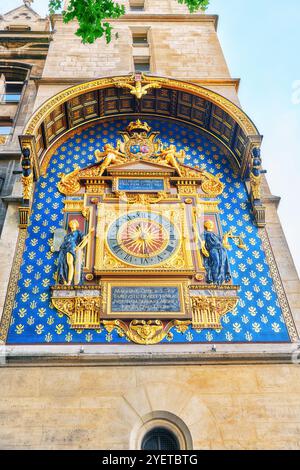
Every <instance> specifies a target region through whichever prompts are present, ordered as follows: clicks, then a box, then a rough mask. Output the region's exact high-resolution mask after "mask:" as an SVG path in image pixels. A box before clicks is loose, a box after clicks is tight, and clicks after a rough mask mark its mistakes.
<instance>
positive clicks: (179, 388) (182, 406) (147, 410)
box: [119, 371, 222, 450]
mask: <svg viewBox="0 0 300 470" xmlns="http://www.w3.org/2000/svg"><path fill="white" fill-rule="evenodd" d="M174 373H175V374H176V371H174ZM153 374H154V372H153ZM142 375H143V376H144V374H142ZM154 375H155V374H154ZM173 375H174V374H173V373H172V376H168V377H167V379H165V380H164V381H160V382H157V381H151V377H152V373H150V375H149V374H147V375H146V371H145V377H148V380H147V378H145V380H144V383H143V385H141V386H140V387H137V388H134V389H132V390H130V391H128V392H127V393H125V394H124V395H123V399H124V402H123V406H122V408H121V409H120V416H119V418H120V419H121V420H122V414H123V418H124V419H128V417H129V416H130V419H128V422H129V426H130V435H129V443H128V445H129V448H130V449H136V450H137V449H139V448H140V445H141V442H142V439H143V437H144V435H145V434H146V432H147V431H148V430H150V429H151V428H153V427H156V426H160V425H161V426H162V427H166V428H167V429H169V430H171V431H172V432H173V433H175V435H176V436H177V438H178V439H179V442H180V443H181V444H182V447H183V450H191V449H193V448H194V449H198V448H200V447H201V445H203V443H204V442H207V441H210V440H211V439H212V437H211V436H214V437H213V439H214V441H215V442H221V440H222V436H221V432H220V430H219V428H218V425H217V423H216V420H215V418H214V415H213V412H212V410H211V409H210V408H209V407H208V406H207V405H206V403H205V402H204V401H203V400H202V399H201V397H199V393H197V391H196V390H195V388H194V387H191V386H189V385H187V384H185V383H183V384H182V385H181V384H178V383H176V381H175V379H174V377H173ZM166 380H167V381H166Z"/></svg>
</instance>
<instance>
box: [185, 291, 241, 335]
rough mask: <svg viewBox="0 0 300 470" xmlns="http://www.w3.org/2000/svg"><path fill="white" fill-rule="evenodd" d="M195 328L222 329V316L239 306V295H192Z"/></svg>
mask: <svg viewBox="0 0 300 470" xmlns="http://www.w3.org/2000/svg"><path fill="white" fill-rule="evenodd" d="M191 302H192V315H193V328H194V329H196V330H198V329H203V328H213V329H221V328H222V325H221V317H222V316H223V315H225V314H226V313H229V312H231V311H232V309H234V308H235V307H236V306H237V303H238V298H237V297H207V296H197V297H191Z"/></svg>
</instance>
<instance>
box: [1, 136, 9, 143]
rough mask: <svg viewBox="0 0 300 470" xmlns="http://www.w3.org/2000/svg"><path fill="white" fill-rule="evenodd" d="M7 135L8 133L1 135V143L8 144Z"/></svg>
mask: <svg viewBox="0 0 300 470" xmlns="http://www.w3.org/2000/svg"><path fill="white" fill-rule="evenodd" d="M7 137H8V136H7V135H0V145H5V144H6V140H7Z"/></svg>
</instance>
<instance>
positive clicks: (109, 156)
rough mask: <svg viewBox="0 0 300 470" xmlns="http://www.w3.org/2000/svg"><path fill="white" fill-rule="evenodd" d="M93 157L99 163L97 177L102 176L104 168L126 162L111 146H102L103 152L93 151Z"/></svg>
mask: <svg viewBox="0 0 300 470" xmlns="http://www.w3.org/2000/svg"><path fill="white" fill-rule="evenodd" d="M95 157H96V159H97V161H98V162H101V165H100V172H99V176H102V175H103V173H104V172H105V170H106V168H108V167H109V166H110V165H111V164H114V163H124V162H125V161H126V159H125V156H124V155H123V154H122V153H121V152H120V151H119V150H117V149H115V148H114V147H113V146H112V145H111V144H105V145H104V151H103V152H100V150H96V151H95Z"/></svg>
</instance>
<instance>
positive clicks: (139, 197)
mask: <svg viewBox="0 0 300 470" xmlns="http://www.w3.org/2000/svg"><path fill="white" fill-rule="evenodd" d="M115 194H116V196H117V197H118V198H119V199H121V201H124V202H127V203H128V204H156V203H158V202H161V201H164V200H165V199H169V195H168V194H167V193H166V192H165V191H160V192H158V193H157V195H155V194H147V193H137V194H134V193H126V192H125V191H116V193H115ZM110 196H111V195H110ZM171 199H172V200H178V198H176V197H174V196H171Z"/></svg>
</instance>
